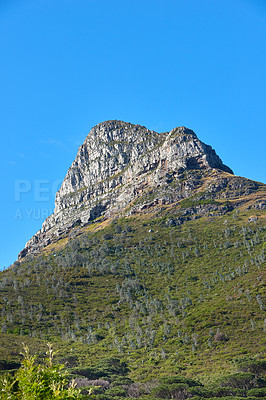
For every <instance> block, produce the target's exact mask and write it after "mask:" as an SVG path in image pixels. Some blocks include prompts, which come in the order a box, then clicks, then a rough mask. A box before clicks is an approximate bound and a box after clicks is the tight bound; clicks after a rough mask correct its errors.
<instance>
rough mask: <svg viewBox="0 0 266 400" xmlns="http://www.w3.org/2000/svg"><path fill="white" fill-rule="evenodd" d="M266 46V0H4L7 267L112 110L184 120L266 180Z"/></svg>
mask: <svg viewBox="0 0 266 400" xmlns="http://www.w3.org/2000/svg"><path fill="white" fill-rule="evenodd" d="M265 47H266V2H265V0H261V1H259V0H234V1H232V0H119V1H118V0H38V1H36V0H21V1H19V0H17V1H15V0H2V1H1V2H0V57H1V62H0V87H1V91H0V93H1V94H0V101H1V104H0V129H1V158H0V160H1V161H0V162H1V166H0V171H1V197H0V201H1V221H2V224H1V232H0V235H1V252H0V255H1V259H0V267H3V266H8V265H10V264H11V263H12V262H13V261H15V259H16V257H17V254H18V252H19V251H20V250H21V249H22V248H23V247H24V244H25V242H26V241H27V240H28V239H30V237H31V236H32V235H33V234H34V233H35V232H36V231H37V230H38V229H40V228H41V225H42V222H43V220H44V218H45V216H46V214H47V213H51V212H52V210H53V203H54V191H55V189H56V187H57V186H58V182H59V180H60V179H63V178H64V176H65V174H66V172H67V169H68V168H69V166H70V164H71V162H72V161H73V159H74V157H75V155H76V152H77V149H78V146H79V145H80V144H82V142H83V140H84V139H85V137H86V135H87V133H88V132H89V130H90V129H91V128H92V126H94V125H96V124H97V123H99V122H102V121H105V120H109V119H119V120H124V121H128V122H132V123H137V124H141V125H145V126H146V127H147V128H150V129H153V130H156V131H158V132H162V131H167V130H170V129H172V128H173V127H176V126H181V125H185V126H187V127H189V128H191V129H193V130H194V131H195V132H196V133H197V135H198V137H199V138H200V139H201V140H202V141H204V142H205V143H208V144H210V145H211V146H213V147H214V148H215V149H216V151H217V153H218V154H219V156H220V157H221V158H222V160H223V161H224V163H226V164H227V165H229V166H230V167H231V168H232V169H233V171H234V172H235V174H237V175H241V176H245V177H248V178H251V179H254V180H257V181H263V182H265V181H266V179H265V178H266V176H265V175H266V172H265V131H266V129H265V126H266V124H265V122H266V121H265V120H266V112H265V94H266V87H265V83H266V73H265V72H266V71H265V67H266V48H265ZM40 188H41V189H40ZM18 189H19V190H18ZM22 189H23V190H24V191H25V192H23V193H21V190H22Z"/></svg>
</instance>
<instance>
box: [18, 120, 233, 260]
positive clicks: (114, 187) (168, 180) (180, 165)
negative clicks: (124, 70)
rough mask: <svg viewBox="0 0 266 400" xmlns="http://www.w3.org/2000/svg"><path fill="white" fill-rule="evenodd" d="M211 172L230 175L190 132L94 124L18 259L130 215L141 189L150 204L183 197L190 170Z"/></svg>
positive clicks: (189, 183) (139, 204) (187, 190)
mask: <svg viewBox="0 0 266 400" xmlns="http://www.w3.org/2000/svg"><path fill="white" fill-rule="evenodd" d="M213 169H217V170H220V171H225V172H227V173H229V174H233V172H232V171H231V169H230V168H228V167H227V166H225V165H224V164H223V163H222V161H221V159H220V158H219V157H218V156H217V154H216V153H215V151H214V150H213V149H212V148H211V147H210V146H208V145H206V144H204V143H203V142H201V141H200V140H199V139H198V138H197V136H196V134H195V133H194V132H193V131H192V130H190V129H187V128H185V127H179V128H175V129H173V130H171V131H170V132H166V133H161V134H159V133H157V132H154V131H150V130H148V129H147V128H145V127H143V126H140V125H133V124H130V123H126V122H122V121H107V122H103V123H100V124H99V125H97V126H95V127H94V128H92V130H91V131H90V133H89V134H88V136H87V137H86V139H85V141H84V143H83V144H82V145H81V146H80V147H79V150H78V154H77V156H76V158H75V160H74V162H73V163H72V165H71V167H70V168H69V170H68V172H67V174H66V177H65V179H64V181H63V183H62V186H61V188H60V189H59V191H58V192H57V194H56V199H55V209H54V213H53V214H52V215H51V216H50V217H48V218H47V219H46V220H45V221H44V223H43V226H42V228H41V230H40V231H38V232H37V233H36V234H35V235H34V236H33V237H32V238H31V239H30V240H29V241H28V242H27V244H26V246H25V249H24V250H22V252H21V253H20V254H19V258H21V257H24V256H25V255H26V254H28V253H32V252H35V251H38V250H39V249H41V248H43V247H45V246H46V245H47V244H49V243H51V242H52V241H55V240H57V239H58V238H59V237H61V235H63V234H66V233H67V232H69V230H70V229H72V228H73V227H74V226H77V225H81V226H82V225H85V224H88V223H90V222H91V221H93V220H95V219H96V218H98V217H110V216H112V215H115V214H119V213H120V212H122V211H123V210H125V209H126V207H128V214H130V213H133V212H136V210H138V209H141V207H143V201H138V199H141V196H143V194H144V193H146V190H147V188H149V189H151V190H154V193H153V195H152V196H151V197H152V201H153V202H156V201H157V202H159V201H161V202H162V204H163V203H167V202H173V201H177V200H180V199H182V198H186V197H188V196H189V195H190V194H191V189H192V188H195V185H196V186H197V182H195V179H193V174H194V175H195V171H196V172H197V171H206V170H208V171H210V170H213ZM192 171H193V174H191V172H192ZM184 173H186V174H187V179H184ZM188 177H189V178H188ZM173 182H175V183H176V185H173V184H172V183H173ZM193 182H194V183H193ZM191 186H192V187H191ZM213 190H214V191H215V188H214V189H213ZM129 206H130V207H129Z"/></svg>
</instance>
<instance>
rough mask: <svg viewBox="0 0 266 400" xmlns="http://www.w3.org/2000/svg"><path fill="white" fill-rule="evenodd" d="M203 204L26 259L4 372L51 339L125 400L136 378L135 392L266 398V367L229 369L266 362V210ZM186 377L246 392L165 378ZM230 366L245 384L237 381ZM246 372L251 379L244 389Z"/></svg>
mask: <svg viewBox="0 0 266 400" xmlns="http://www.w3.org/2000/svg"><path fill="white" fill-rule="evenodd" d="M196 201H197V204H196V206H197V207H206V210H205V214H204V215H203V216H202V217H201V218H195V219H194V220H192V219H191V220H190V221H187V222H185V217H184V214H182V215H183V217H182V220H180V209H182V210H183V207H190V206H191V205H193V202H195V200H194V198H192V199H189V200H188V201H187V202H188V204H185V202H184V201H183V202H181V205H180V206H181V208H180V207H178V206H168V207H165V208H164V209H163V210H160V213H158V214H156V213H153V214H152V213H148V214H144V215H137V216H134V217H128V218H120V219H117V220H115V221H113V222H112V223H110V224H109V225H108V224H106V226H105V228H104V229H101V230H97V231H95V232H92V230H90V231H89V232H87V233H86V232H85V233H84V232H81V233H82V234H80V235H77V236H76V237H74V238H72V239H70V240H69V241H68V243H67V245H66V246H64V247H63V246H62V247H60V243H58V246H54V248H53V252H51V253H48V252H43V253H42V254H40V255H39V256H35V257H33V256H29V257H27V258H25V259H23V260H22V261H21V263H15V265H14V266H13V267H12V268H10V269H8V270H6V271H3V272H2V273H1V275H0V287H1V292H2V298H1V300H0V301H1V310H2V312H1V331H2V335H1V337H0V342H1V343H0V344H1V356H0V357H1V358H2V359H3V362H2V365H6V367H5V369H12V367H10V368H8V363H11V361H12V362H14V361H19V360H20V355H19V353H20V351H21V342H22V341H23V342H25V343H27V344H28V345H29V347H30V348H31V349H32V350H33V351H35V352H38V354H39V355H40V357H41V356H42V355H43V354H44V352H45V346H46V342H47V341H52V342H53V343H54V344H55V346H56V348H57V349H58V354H57V360H58V361H59V362H61V363H64V364H66V366H67V367H68V368H70V370H71V371H72V373H73V374H74V375H75V376H77V375H79V376H80V377H83V379H88V380H97V379H103V380H104V379H105V378H106V380H107V381H108V382H109V383H108V385H109V386H108V385H107V386H108V389H107V387H105V388H102V386H101V385H100V386H101V388H100V389H98V390H99V391H100V392H99V394H98V395H99V396H102V397H99V398H101V399H104V398H107V397H103V393H104V396H109V397H112V398H113V397H117V398H118V397H119V396H120V397H123V396H128V390H129V386H130V385H133V384H134V385H137V386H138V385H140V386H139V387H140V388H142V389H138V390H137V389H136V393H137V395H136V396H135V397H139V396H142V394H143V395H144V394H145V396H153V397H154V398H181V397H182V396H183V398H187V397H192V396H194V397H195V396H198V397H195V399H196V398H205V397H208V398H211V397H222V396H224V397H226V396H228V395H229V394H228V393H229V392H230V393H231V394H230V396H231V397H232V396H240V395H241V396H244V395H245V396H249V395H250V393H248V391H249V390H253V392H252V393H253V397H254V396H257V395H258V396H261V397H263V396H264V395H265V393H264V392H263V390H264V389H263V390H262V389H260V387H261V388H262V387H263V386H264V383H263V382H262V381H260V382H262V383H259V381H258V379H263V376H262V375H260V374H261V372H260V374H255V373H254V371H253V372H252V371H244V372H241V373H242V374H244V373H249V374H251V375H249V376H244V375H241V376H240V375H239V374H240V372H238V375H237V377H235V378H233V375H232V374H233V373H236V372H237V371H238V367H237V365H238V363H239V362H244V361H245V362H251V361H250V360H252V362H253V363H254V364H256V363H262V364H263V362H265V332H266V296H265V224H264V218H263V212H262V211H261V210H258V209H241V210H232V211H229V210H230V209H231V208H230V207H226V204H225V212H224V215H222V213H220V215H214V213H213V210H212V209H211V208H210V209H208V207H209V206H210V202H209V201H205V200H204V203H202V204H199V200H196ZM208 210H209V211H208ZM182 212H183V211H182ZM107 355H108V357H109V358H108V360H109V361H108V360H107V361H106V363H107V364H105V366H109V367H110V365H111V366H112V365H113V363H114V364H115V363H116V362H115V361H114V360H118V359H119V360H120V361H121V363H122V364H121V365H124V367H123V368H127V370H126V374H124V373H125V371H124V372H123V373H122V375H121V370H120V369H119V368H120V364H118V365H119V368H118V371H117V373H114V372H113V373H109V375H108V373H107V375H104V374H101V373H103V371H102V370H101V368H102V367H101V363H104V361H103V360H106V356H107ZM110 360H111V361H110ZM112 360H113V361H112ZM241 360H242V361H241ZM5 362H6V363H7V364H5ZM123 363H125V364H123ZM11 364H12V363H11ZM11 364H10V366H11ZM263 365H264V364H263ZM109 367H108V368H109ZM71 368H72V369H71ZM106 368H107V367H106ZM108 368H107V369H108ZM121 368H122V367H121ZM2 369H4V368H2ZM97 370H98V371H100V373H98V374H97V373H96V372H95V371H97ZM82 371H83V372H82ZM84 371H85V372H84ZM101 371H102V372H101ZM105 373H106V371H105ZM112 374H113V375H115V376H113V375H112ZM180 374H181V375H182V376H183V379H184V380H186V379H191V378H193V379H196V380H200V381H201V384H205V385H207V386H205V389H204V390H207V389H208V388H209V389H208V390H214V389H211V386H210V385H211V384H214V385H215V387H216V388H217V387H221V385H222V386H225V385H227V386H229V387H233V388H235V389H237V390H238V389H239V390H242V392H241V393H242V394H241V393H237V394H236V392H234V391H232V390H231V389H230V390H231V391H230V390H229V389H228V391H226V390H225V389H224V390H223V391H220V392H219V395H218V394H217V393H218V392H217V393H216V394H217V395H216V394H215V393H214V392H213V391H212V392H211V393H209V394H206V393H207V392H204V390H203V389H200V390H199V391H193V390H194V389H193V390H192V389H191V387H193V385H192V386H191V385H190V384H189V382H187V381H182V382H179V381H178V382H177V381H176V380H174V378H172V379H173V382H168V381H165V379H166V377H169V376H174V377H175V379H177V380H178V379H179V378H177V376H179V377H180ZM225 374H227V375H228V374H229V375H230V376H231V378H232V382H238V380H237V379H240V381H241V384H239V385H238V386H237V387H234V386H232V382H231V383H230V379H231V378H228V377H227V378H226V376H224V375H225ZM252 374H253V375H252ZM119 376H120V378H119ZM121 376H122V377H123V376H124V378H125V379H129V381H127V383H126V381H125V380H123V379H124V378H123V379H122V378H121ZM222 376H223V378H221V377H222ZM118 378H119V379H122V382H124V383H123V384H121V385H122V386H123V385H124V387H122V386H121V385H120V386H121V387H120V389H121V390H120V389H114V387H116V384H115V382H116V379H118ZM218 378H219V379H220V380H221V381H218ZM236 378H237V379H236ZM80 379H81V378H80ZM119 379H118V380H119ZM180 379H181V378H180ZM215 379H217V380H216V381H215ZM222 379H224V381H223V380H222ZM226 379H228V380H229V383H230V384H228V381H226ZM245 379H246V381H249V382H253V383H252V384H251V383H250V384H247V387H242V386H243V385H244V383H243V382H246V381H245ZM140 381H141V382H146V384H144V383H142V385H144V386H143V387H144V389H143V387H142V386H141V384H140V383H139V384H136V383H134V382H140ZM152 382H154V383H152ZM214 382H216V383H214ZM221 382H222V383H221ZM224 382H225V383H224ZM103 385H104V384H103ZM110 385H111V386H110ZM112 385H113V386H112ZM145 385H146V386H145ZM180 385H181V386H182V385H183V386H182V388H181V386H180ZM208 385H209V386H208ZM230 385H231V386H230ZM236 385H237V383H236ZM241 385H242V386H241ZM260 385H261V386H260ZM92 386H95V385H92ZM96 386H97V385H96ZM159 386H162V387H164V388H165V389H164V390H161V389H156V387H159ZM198 386H200V385H198ZM147 387H149V389H147ZM166 387H167V388H166ZM206 388H207V389H206ZM122 389H123V390H122ZM94 390H95V391H96V392H97V389H94ZM107 390H109V391H110V392H107ZM130 390H133V388H132V387H131V389H130ZM160 390H161V391H160ZM255 390H258V391H257V392H256V393H257V394H254V393H255V392H254V391H255ZM180 391H181V392H180ZM162 393H167V394H165V396H168V397H163V394H162ZM175 393H179V394H178V395H177V394H175ZM180 393H183V394H182V395H181V394H180ZM263 393H264V394H263ZM85 394H86V393H85ZM85 394H84V396H85ZM91 395H92V394H91ZM94 395H95V396H97V393H95V394H94ZM160 396H161V397H160ZM175 396H179V397H175ZM241 396H240V397H241ZM131 397H134V396H133V395H132V396H131ZM249 397H250V396H249Z"/></svg>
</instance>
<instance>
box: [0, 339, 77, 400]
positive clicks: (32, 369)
mask: <svg viewBox="0 0 266 400" xmlns="http://www.w3.org/2000/svg"><path fill="white" fill-rule="evenodd" d="M46 354H47V355H48V358H47V359H46V360H45V364H43V365H40V364H36V363H35V360H36V357H34V356H30V355H29V349H28V347H26V346H25V347H24V361H23V362H22V366H21V367H20V369H19V370H18V371H17V372H16V374H15V376H14V377H12V376H11V375H4V376H3V377H2V379H1V381H0V389H1V392H0V399H1V400H20V399H21V400H48V399H49V400H74V399H75V400H78V399H81V396H80V394H79V391H78V390H76V389H75V388H74V384H73V382H71V383H70V385H68V379H67V374H66V372H64V370H63V368H64V366H63V365H53V362H52V360H53V351H52V348H51V346H50V345H49V350H48V352H47V353H46Z"/></svg>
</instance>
